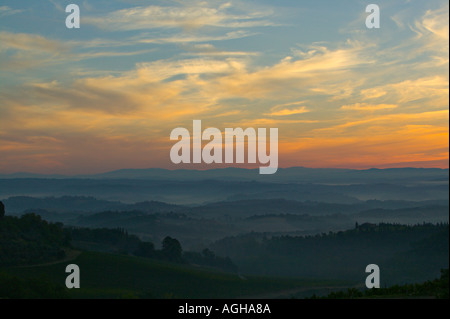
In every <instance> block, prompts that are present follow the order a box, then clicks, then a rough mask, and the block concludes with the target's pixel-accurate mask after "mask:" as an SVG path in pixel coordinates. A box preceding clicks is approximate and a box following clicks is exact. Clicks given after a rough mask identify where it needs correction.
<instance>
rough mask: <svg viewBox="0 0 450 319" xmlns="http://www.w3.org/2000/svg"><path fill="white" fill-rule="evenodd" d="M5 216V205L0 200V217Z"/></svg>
mask: <svg viewBox="0 0 450 319" xmlns="http://www.w3.org/2000/svg"><path fill="white" fill-rule="evenodd" d="M3 216H5V205H3V202H0V218H2V217H3Z"/></svg>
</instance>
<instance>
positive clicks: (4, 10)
mask: <svg viewBox="0 0 450 319" xmlns="http://www.w3.org/2000/svg"><path fill="white" fill-rule="evenodd" d="M22 12H23V10H18V9H12V8H10V7H8V6H0V17H5V16H11V15H14V14H18V13H22Z"/></svg>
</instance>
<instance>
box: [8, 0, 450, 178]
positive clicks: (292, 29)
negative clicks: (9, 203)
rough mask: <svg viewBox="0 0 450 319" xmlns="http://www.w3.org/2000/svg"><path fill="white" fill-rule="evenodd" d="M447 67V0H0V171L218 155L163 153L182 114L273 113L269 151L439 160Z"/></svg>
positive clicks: (185, 118) (262, 122) (409, 162)
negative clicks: (372, 9) (275, 138)
mask: <svg viewBox="0 0 450 319" xmlns="http://www.w3.org/2000/svg"><path fill="white" fill-rule="evenodd" d="M70 3H74V4H77V5H79V8H80V14H81V23H80V28H79V29H68V28H66V25H65V20H66V17H67V15H68V13H66V12H65V8H66V6H67V5H68V4H70ZM371 3H376V4H377V5H378V6H379V7H380V14H381V24H380V28H379V29H375V28H374V29H368V28H367V27H366V24H365V21H366V17H367V16H368V13H366V11H365V9H366V6H367V5H368V4H371ZM448 72H449V7H448V2H447V1H440V0H430V1H416V0H408V1H399V0H396V1H375V0H373V1H371V2H368V1H358V0H342V1H331V0H330V1H326V0H318V1H297V0H277V1H269V0H253V1H247V0H237V1H234V0H231V1H217V0H212V1H195V0H183V1H181V0H179V1H171V0H164V1H137V0H136V1H133V0H98V1H97V0H96V1H93V0H83V1H82V0H78V1H77V0H71V1H58V0H42V1H34V0H21V1H17V0H12V1H8V0H6V1H5V0H1V1H0V173H13V172H34V173H46V174H48V173H52V174H89V173H100V172H106V171H111V170H116V169H122V168H169V169H176V168H188V169H198V168H217V167H223V166H218V165H208V166H205V165H200V166H198V165H193V164H191V165H188V164H184V165H183V166H176V165H174V164H172V163H171V161H170V156H169V153H170V149H171V148H172V146H173V145H174V141H171V140H170V133H171V131H172V130H173V129H175V128H177V127H184V128H187V129H188V130H190V131H191V132H192V123H193V120H202V125H203V129H206V128H208V127H215V128H218V129H219V130H221V131H222V132H223V131H224V130H225V128H237V127H241V128H244V129H245V128H249V127H251V128H278V131H279V165H280V166H281V167H292V166H304V167H333V168H354V169H367V168H373V167H376V168H387V167H439V168H448V166H449V164H448V163H449V144H448V143H449V101H448V98H449V75H448ZM228 166H235V167H236V166H240V167H253V166H251V165H237V164H233V165H230V164H228ZM258 166H259V165H256V166H254V167H258Z"/></svg>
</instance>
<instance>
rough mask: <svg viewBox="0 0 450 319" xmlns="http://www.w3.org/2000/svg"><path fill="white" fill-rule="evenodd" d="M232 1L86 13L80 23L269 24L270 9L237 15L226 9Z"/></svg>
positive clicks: (135, 26) (111, 27)
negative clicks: (97, 13) (218, 3)
mask: <svg viewBox="0 0 450 319" xmlns="http://www.w3.org/2000/svg"><path fill="white" fill-rule="evenodd" d="M231 7H232V4H231V3H229V4H228V5H226V6H224V5H222V6H219V7H209V6H208V3H206V2H198V3H194V4H192V3H190V5H186V6H183V5H181V6H154V5H152V6H146V7H134V8H127V9H122V10H117V11H114V12H111V13H108V14H107V15H106V16H98V17H93V16H88V17H84V18H83V23H87V24H92V25H94V26H97V27H99V28H101V29H104V30H108V31H118V30H122V31H129V30H146V29H154V28H168V29H171V28H181V29H188V30H189V29H198V28H202V27H206V26H209V27H226V28H249V27H258V26H271V25H273V23H272V22H270V21H269V20H267V18H268V17H269V16H270V15H271V13H272V12H270V11H269V12H262V11H257V9H256V10H255V8H253V10H248V11H246V12H242V13H240V14H233V13H230V12H229V9H230V8H231Z"/></svg>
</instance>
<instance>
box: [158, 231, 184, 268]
mask: <svg viewBox="0 0 450 319" xmlns="http://www.w3.org/2000/svg"><path fill="white" fill-rule="evenodd" d="M162 253H163V255H164V256H165V257H166V258H167V259H168V260H170V261H173V262H181V261H182V257H181V255H182V253H183V249H182V248H181V244H180V242H179V241H178V240H177V239H175V238H172V237H169V236H167V237H166V238H164V240H163V241H162Z"/></svg>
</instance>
